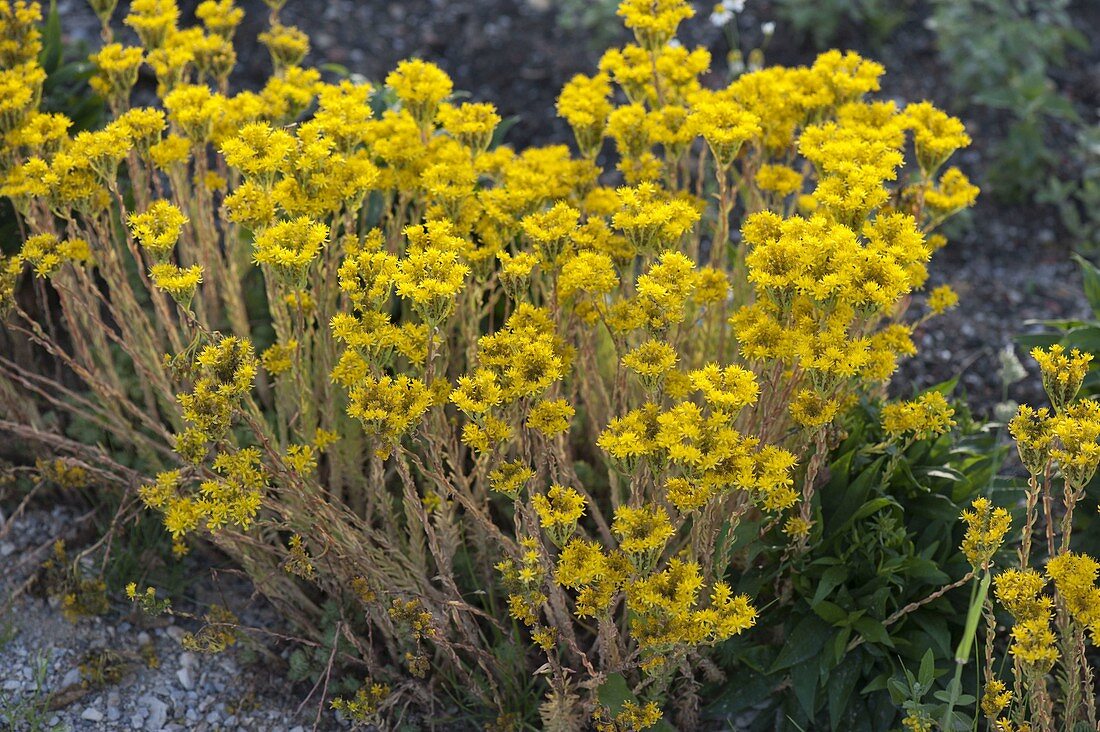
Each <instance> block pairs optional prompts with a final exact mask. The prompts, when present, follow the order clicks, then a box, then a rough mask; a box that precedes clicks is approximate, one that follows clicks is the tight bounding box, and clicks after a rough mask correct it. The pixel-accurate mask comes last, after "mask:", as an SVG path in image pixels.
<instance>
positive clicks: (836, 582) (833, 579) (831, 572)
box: [810, 564, 848, 606]
mask: <svg viewBox="0 0 1100 732" xmlns="http://www.w3.org/2000/svg"><path fill="white" fill-rule="evenodd" d="M847 579H848V568H847V567H846V566H844V565H843V564H838V565H836V566H835V567H829V568H828V569H826V570H825V571H824V572H823V573H822V574H821V580H820V582H819V583H818V585H817V591H816V592H814V598H813V599H812V600H810V605H811V606H812V605H817V603H819V602H821V601H822V600H824V599H825V598H826V597H828V596H829V593H831V592H832V591H833V590H835V589H836V588H837V587H839V586H840V585H842V584H844V581H845V580H847Z"/></svg>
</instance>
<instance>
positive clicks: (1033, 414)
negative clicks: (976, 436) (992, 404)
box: [1008, 404, 1054, 475]
mask: <svg viewBox="0 0 1100 732" xmlns="http://www.w3.org/2000/svg"><path fill="white" fill-rule="evenodd" d="M1050 427H1051V422H1050V412H1049V410H1048V409H1047V408H1046V407H1042V408H1040V409H1032V408H1031V407H1029V406H1027V405H1026V404H1023V405H1020V408H1019V410H1017V412H1016V416H1015V417H1013V418H1012V421H1010V422H1009V424H1008V431H1009V434H1011V435H1012V438H1013V439H1014V440H1016V448H1017V450H1018V451H1019V453H1020V461H1021V462H1022V463H1023V464H1024V467H1025V468H1027V471H1028V472H1029V473H1031V474H1032V475H1039V474H1040V473H1042V472H1043V471H1044V470H1045V469H1046V465H1047V461H1048V460H1050V448H1051V444H1052V443H1053V441H1054V434H1053V433H1052V432H1051V429H1050Z"/></svg>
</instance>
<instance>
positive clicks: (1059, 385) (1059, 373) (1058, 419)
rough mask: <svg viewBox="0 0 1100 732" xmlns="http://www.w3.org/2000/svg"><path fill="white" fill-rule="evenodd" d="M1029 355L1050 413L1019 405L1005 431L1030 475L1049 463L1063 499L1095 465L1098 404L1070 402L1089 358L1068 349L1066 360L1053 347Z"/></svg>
mask: <svg viewBox="0 0 1100 732" xmlns="http://www.w3.org/2000/svg"><path fill="white" fill-rule="evenodd" d="M1032 355H1033V356H1034V357H1035V359H1036V360H1037V361H1039V363H1040V366H1041V367H1042V368H1043V384H1044V386H1045V387H1046V389H1047V396H1048V397H1049V398H1050V400H1051V403H1052V404H1054V405H1055V411H1054V413H1051V412H1050V410H1048V409H1047V408H1045V407H1043V408H1040V409H1034V408H1032V407H1029V406H1027V405H1022V406H1021V407H1020V408H1019V409H1018V411H1017V413H1016V416H1015V417H1013V419H1012V420H1011V422H1009V425H1008V428H1009V432H1010V434H1011V435H1012V437H1013V438H1014V439H1015V440H1016V447H1017V449H1018V450H1019V453H1020V460H1021V462H1023V464H1024V467H1025V468H1027V470H1028V472H1029V473H1031V475H1036V476H1037V475H1040V474H1042V473H1043V472H1044V471H1045V470H1046V468H1047V466H1048V465H1049V464H1050V461H1051V460H1053V461H1055V462H1056V463H1057V465H1058V467H1059V468H1060V469H1061V472H1062V477H1063V478H1064V479H1065V481H1066V488H1067V496H1069V495H1073V494H1076V493H1077V492H1079V491H1081V490H1083V489H1084V487H1085V486H1086V485H1087V484H1088V482H1089V481H1090V480H1092V476H1093V475H1095V473H1096V469H1097V466H1100V404H1097V402H1095V401H1094V400H1092V399H1079V400H1076V401H1074V399H1075V398H1076V395H1077V392H1078V390H1079V389H1080V387H1081V381H1082V380H1083V379H1084V377H1085V374H1086V373H1087V371H1088V364H1089V362H1090V361H1091V360H1092V354H1082V353H1080V352H1079V351H1077V350H1074V351H1073V352H1072V353H1071V354H1070V355H1069V356H1067V355H1065V352H1064V350H1063V349H1062V347H1061V346H1059V345H1054V346H1051V348H1050V350H1049V351H1044V350H1042V349H1038V348H1037V349H1035V351H1033V353H1032Z"/></svg>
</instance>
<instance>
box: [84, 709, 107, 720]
mask: <svg viewBox="0 0 1100 732" xmlns="http://www.w3.org/2000/svg"><path fill="white" fill-rule="evenodd" d="M80 718H81V719H86V720H88V721H89V722H101V721H103V712H101V711H99V710H98V709H96V708H95V707H88V708H87V709H85V710H84V711H83V712H81V714H80Z"/></svg>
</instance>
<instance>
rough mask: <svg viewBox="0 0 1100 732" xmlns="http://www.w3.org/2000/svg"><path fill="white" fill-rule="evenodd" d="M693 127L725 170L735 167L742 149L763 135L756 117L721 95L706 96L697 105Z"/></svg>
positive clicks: (695, 106) (693, 109)
mask: <svg viewBox="0 0 1100 732" xmlns="http://www.w3.org/2000/svg"><path fill="white" fill-rule="evenodd" d="M689 124H691V125H692V127H693V128H694V129H695V131H696V132H697V133H698V134H700V135H702V136H703V139H704V140H706V141H707V146H708V147H710V151H711V153H712V154H713V155H714V159H715V161H716V162H717V163H718V167H720V168H722V169H725V168H728V167H729V166H730V165H732V164H733V161H734V159H735V158H736V157H737V154H738V153H739V152H740V151H741V146H742V145H744V144H745V143H746V142H750V141H752V140H755V139H757V138H759V137H760V135H761V134H762V132H763V130H762V128H761V127H760V120H759V118H758V117H757V116H756V115H755V114H753V113H752V112H749V111H747V110H745V109H744V108H743V107H741V106H740V105H738V104H737V103H736V102H732V101H729V100H727V99H722V98H720V97H718V96H717V95H713V96H706V97H704V98H703V99H701V100H699V101H697V102H696V103H695V105H694V107H693V108H692V111H691V117H690V119H689Z"/></svg>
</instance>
